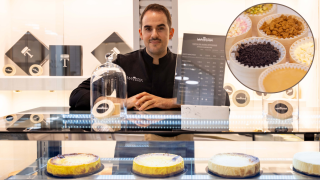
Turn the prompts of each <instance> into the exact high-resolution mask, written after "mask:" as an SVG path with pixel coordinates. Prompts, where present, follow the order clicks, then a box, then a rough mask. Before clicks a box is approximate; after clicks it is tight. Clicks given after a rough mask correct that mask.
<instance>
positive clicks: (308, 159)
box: [293, 152, 320, 176]
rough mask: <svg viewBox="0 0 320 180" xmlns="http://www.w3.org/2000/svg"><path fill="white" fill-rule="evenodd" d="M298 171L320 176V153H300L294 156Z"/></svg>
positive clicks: (295, 167) (294, 165) (295, 166)
mask: <svg viewBox="0 0 320 180" xmlns="http://www.w3.org/2000/svg"><path fill="white" fill-rule="evenodd" d="M293 167H294V169H295V170H296V171H299V172H302V173H305V174H309V175H317V176H320V152H298V153H296V154H295V155H294V156H293Z"/></svg>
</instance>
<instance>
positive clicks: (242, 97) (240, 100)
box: [236, 93, 247, 104]
mask: <svg viewBox="0 0 320 180" xmlns="http://www.w3.org/2000/svg"><path fill="white" fill-rule="evenodd" d="M236 101H237V102H238V103H239V104H244V103H246V101H247V96H246V94H244V93H239V94H237V95H236Z"/></svg>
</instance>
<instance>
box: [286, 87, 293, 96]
mask: <svg viewBox="0 0 320 180" xmlns="http://www.w3.org/2000/svg"><path fill="white" fill-rule="evenodd" d="M286 93H287V95H288V96H292V95H293V89H292V88H290V89H287V90H286Z"/></svg>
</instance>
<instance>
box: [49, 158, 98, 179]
mask: <svg viewBox="0 0 320 180" xmlns="http://www.w3.org/2000/svg"><path fill="white" fill-rule="evenodd" d="M100 167H101V161H100V158H99V156H96V155H94V154H86V153H73V154H64V155H58V156H55V157H53V158H51V159H49V160H48V162H47V172H48V173H50V174H52V175H54V176H58V177H69V176H81V175H87V174H91V173H94V172H96V171H98V170H99V169H100Z"/></svg>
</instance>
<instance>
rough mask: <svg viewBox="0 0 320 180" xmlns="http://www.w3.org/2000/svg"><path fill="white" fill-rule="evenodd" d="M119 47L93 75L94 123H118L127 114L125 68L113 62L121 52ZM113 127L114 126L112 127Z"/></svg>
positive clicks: (91, 99) (91, 92)
mask: <svg viewBox="0 0 320 180" xmlns="http://www.w3.org/2000/svg"><path fill="white" fill-rule="evenodd" d="M119 53H120V52H119V50H118V49H117V48H115V47H114V48H113V49H112V53H107V54H106V56H105V58H106V60H107V62H106V63H104V64H102V65H100V66H98V67H97V68H96V69H95V71H94V72H93V73H92V75H91V81H90V82H91V84H90V87H91V90H90V101H91V102H90V103H91V120H93V123H99V124H100V123H101V122H107V124H109V123H111V124H109V125H114V124H118V123H119V122H118V120H124V119H126V115H127V80H126V74H125V72H124V71H123V69H122V68H121V67H120V66H118V65H116V64H113V63H112V60H113V57H114V56H116V55H117V54H119ZM116 121H117V122H116ZM111 128H112V127H111Z"/></svg>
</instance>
